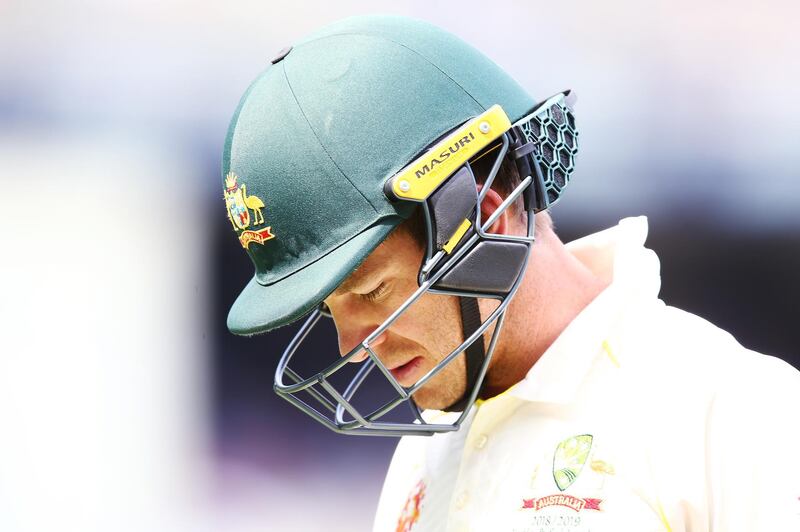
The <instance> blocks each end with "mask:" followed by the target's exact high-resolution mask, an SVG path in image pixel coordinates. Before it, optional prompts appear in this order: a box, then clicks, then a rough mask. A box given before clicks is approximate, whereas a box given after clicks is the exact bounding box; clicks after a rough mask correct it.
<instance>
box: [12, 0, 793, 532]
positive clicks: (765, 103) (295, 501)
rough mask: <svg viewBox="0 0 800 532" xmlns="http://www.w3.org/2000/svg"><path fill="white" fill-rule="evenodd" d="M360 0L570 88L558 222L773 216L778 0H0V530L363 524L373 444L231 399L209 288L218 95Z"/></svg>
mask: <svg viewBox="0 0 800 532" xmlns="http://www.w3.org/2000/svg"><path fill="white" fill-rule="evenodd" d="M363 13H395V14H403V15H409V16H414V17H417V18H423V19H426V20H429V21H431V22H433V23H435V24H438V25H440V26H442V27H444V28H445V29H447V30H450V31H452V32H453V33H455V34H457V35H459V36H461V37H462V38H464V39H465V40H467V41H468V42H470V43H471V44H473V45H474V46H476V47H477V48H479V49H480V50H482V51H483V52H485V53H486V54H487V55H488V56H489V57H491V58H492V59H494V60H495V61H496V62H497V63H499V64H500V65H501V66H502V67H504V68H505V69H507V70H508V71H509V72H510V73H511V74H512V75H513V76H514V77H516V78H517V79H518V80H519V81H520V82H521V83H522V84H523V86H525V87H526V88H527V89H528V90H530V91H531V93H532V94H533V95H534V96H536V97H537V98H544V97H547V96H549V95H551V94H553V93H555V92H557V91H559V90H563V89H566V88H572V89H574V90H575V91H576V93H577V94H578V106H577V117H578V121H579V127H580V129H581V140H582V145H581V149H582V152H581V155H580V160H579V168H578V171H577V172H576V175H575V180H574V183H573V184H572V185H571V188H570V192H569V193H568V194H567V197H565V199H564V201H562V203H561V204H560V205H559V206H558V210H557V211H556V220H557V222H558V225H559V226H561V227H564V228H565V229H566V230H567V232H570V231H572V232H579V231H581V230H594V229H599V228H602V227H606V226H608V225H611V224H613V223H616V221H617V220H618V219H619V218H621V217H624V216H628V215H638V214H647V215H648V216H650V219H651V226H653V227H654V228H656V229H654V230H655V231H659V230H661V231H662V232H663V234H664V235H668V234H672V233H670V231H673V232H675V233H680V232H684V234H685V233H686V232H687V230H688V232H691V231H693V230H694V229H695V228H696V227H703V228H704V231H707V232H709V234H710V235H711V237H710V238H713V239H715V240H717V239H720V238H734V237H738V236H739V235H750V236H751V237H752V238H753V239H754V240H753V241H754V242H760V241H763V239H765V238H768V237H772V236H774V235H784V236H787V235H788V236H787V238H794V236H796V235H797V234H798V229H800V208H798V207H800V202H799V201H798V199H800V184H798V183H799V181H798V177H800V175H798V170H797V169H798V165H800V149H798V146H799V145H800V142H799V141H800V103H798V99H797V96H796V95H797V84H798V83H799V82H800V61H798V59H797V58H798V56H800V43H799V39H798V37H797V30H796V28H795V26H796V22H797V20H798V18H799V17H798V15H800V8H798V7H797V4H796V3H795V2H791V1H788V0H784V1H779V2H777V1H772V2H753V1H750V2H744V1H740V0H736V1H726V2H723V1H697V0H694V1H688V0H671V1H658V2H638V1H635V0H610V1H606V2H569V3H558V4H555V3H552V2H533V1H527V2H522V1H519V2H512V1H508V0H495V1H493V2H473V1H468V2H467V1H463V2H458V3H454V2H442V1H423V0H415V1H400V2H380V1H376V2H353V1H339V2H322V1H317V2H293V3H287V2H256V1H231V2H204V3H201V2H190V1H159V2H152V1H138V2H122V1H108V0H103V1H101V0H94V1H83V2H79V1H73V2H69V1H55V0H51V1H42V2H28V1H22V0H0V243H2V261H0V530H2V531H10V532H41V531H51V530H53V531H55V530H58V531H72V530H75V531H78V530H80V531H82V532H94V531H97V532H100V531H104V532H105V531H118V530H119V531H128V530H130V531H141V530H147V531H170V532H175V531H184V530H187V531H188V530H192V531H194V530H225V531H226V532H239V531H242V532H244V531H248V532H249V531H255V530H298V531H300V530H303V531H305V530H334V531H335V530H341V531H351V530H364V529H367V528H368V527H369V524H370V523H371V519H372V515H373V511H374V505H375V503H376V502H377V496H378V491H379V489H380V485H381V479H382V476H383V472H384V470H385V467H386V465H387V464H388V462H387V461H388V457H389V456H390V454H391V448H392V445H393V442H381V443H363V442H361V443H354V442H353V440H352V439H348V438H343V437H337V436H331V435H328V434H322V432H321V431H322V429H319V431H315V430H316V429H311V428H309V427H307V425H308V424H310V423H311V422H310V421H307V420H306V419H305V418H304V417H302V416H301V414H299V413H297V414H295V413H294V412H292V413H291V414H289V413H288V410H287V411H286V412H284V410H276V411H275V412H277V413H275V414H273V413H271V411H268V410H265V409H264V408H262V407H263V406H264V405H263V404H261V403H257V402H254V401H255V400H253V399H251V397H252V395H248V394H250V393H251V392H250V391H249V390H251V388H249V387H252V389H255V388H258V389H259V390H263V393H264V394H271V391H270V389H271V385H272V381H271V376H270V374H269V371H268V370H267V369H268V368H267V369H265V371H264V374H263V375H260V376H259V380H258V381H255V380H250V381H247V380H241V379H240V380H236V379H237V378H238V377H235V376H236V375H238V374H247V373H250V372H249V370H247V369H244V370H242V369H240V370H237V369H236V368H231V367H229V366H226V365H225V364H226V363H225V362H224V361H226V360H228V361H230V360H234V361H236V362H235V363H240V362H241V360H243V359H237V358H236V357H235V356H233V358H231V357H228V358H225V353H224V350H225V349H232V348H235V349H244V348H242V347H241V346H243V345H245V344H242V343H235V344H233V343H232V342H234V340H233V339H230V338H228V337H227V336H226V335H227V333H226V332H225V330H224V314H225V312H227V308H228V306H229V305H230V303H231V301H232V298H233V297H235V293H233V292H232V290H234V289H233V288H232V289H230V290H229V289H227V288H226V289H225V290H223V291H221V290H220V288H219V286H218V285H219V282H220V281H219V280H220V279H230V281H231V282H230V284H231V286H235V287H236V288H238V287H241V286H243V284H244V282H245V281H246V279H247V277H249V275H250V272H249V263H248V261H247V259H246V258H245V256H244V255H243V254H241V253H240V252H237V251H236V250H235V248H236V246H235V245H234V244H235V242H234V239H233V237H232V236H231V235H229V234H227V233H226V232H225V230H227V221H226V220H225V214H224V212H225V211H224V207H223V205H222V201H221V194H220V186H221V185H220V181H219V180H220V176H219V173H220V156H221V150H222V143H223V140H224V136H225V132H226V128H227V124H228V120H229V118H230V116H231V114H232V112H233V110H234V108H235V107H236V104H237V102H238V99H239V97H240V96H241V94H242V93H243V91H244V90H245V88H246V87H247V85H248V84H249V83H250V81H251V80H252V79H254V78H255V77H256V76H257V74H258V73H259V72H260V71H261V70H263V69H264V68H266V66H267V65H268V63H269V59H270V58H272V57H273V56H274V55H275V53H276V52H277V51H278V50H280V49H281V48H283V47H285V46H287V45H289V44H291V43H292V42H293V41H295V40H298V39H299V38H300V37H302V36H303V35H305V34H306V33H308V32H310V31H312V30H313V29H315V28H317V27H319V26H321V25H324V24H326V23H329V22H332V21H334V20H337V19H339V18H343V17H345V16H349V15H354V14H363ZM658 228H661V229H658ZM217 235H224V238H226V239H227V240H225V241H224V242H226V243H225V244H221V243H220V242H221V240H220V239H218V238H217ZM726 235H727V236H726ZM220 238H223V237H220ZM790 241H791V242H797V240H790ZM228 242H230V245H228V244H227V243H228ZM665 242H666V240H665ZM665 245H666V244H665ZM226 246H227V247H226ZM784 247H785V246H784ZM676 249H679V246H677V247H676ZM751 258H752V259H753V260H758V259H756V258H753V257H751ZM777 267H780V265H778V266H777ZM791 271H792V272H796V270H794V269H792V270H791ZM783 272H784V273H783V274H782V275H783V276H784V277H781V278H782V279H783V278H785V279H786V283H785V286H789V288H791V290H792V291H793V292H792V293H796V292H797V287H798V283H797V281H796V280H795V279H794V274H793V273H792V274H790V273H788V272H789V270H788V269H785V270H783ZM762 292H763V291H762ZM785 293H786V292H784V294H785ZM761 295H762V296H763V294H761ZM698 297H701V298H702V297H703V294H702V293H699V294H698ZM764 297H766V298H767V299H769V298H770V297H774V298H775V299H776V300H777V299H778V298H779V293H778V292H777V291H776V292H767V295H766V296H764ZM780 297H784V296H780ZM737 308H738V307H737ZM770 327H774V324H772V325H770ZM769 332H770V334H771V335H773V336H775V337H781V335H783V337H784V338H789V336H788V334H789V331H788V327H787V328H783V329H781V328H779V327H776V328H773V329H770V331H769ZM247 345H250V344H247ZM231 346H233V347H231ZM776 354H777V353H776ZM795 354H796V353H795ZM788 355H792V354H791V353H788ZM253 356H256V355H253ZM251 358H252V357H251ZM242 363H244V362H242ZM270 363H273V362H270ZM267 365H268V364H267ZM265 368H266V366H265ZM237 372H238V373H237ZM232 375H233V376H232ZM220 383H222V384H220ZM252 393H253V394H254V393H256V392H252ZM259 393H261V392H259ZM259 400H260V399H259ZM264 400H265V401H266V399H264ZM270 408H272V406H270ZM276 408H277V407H276ZM284 414H285V415H284ZM284 419H285V421H284ZM295 427H296V429H295ZM295 430H296V432H293V431H295ZM328 438H331V439H328Z"/></svg>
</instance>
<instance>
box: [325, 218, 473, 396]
mask: <svg viewBox="0 0 800 532" xmlns="http://www.w3.org/2000/svg"><path fill="white" fill-rule="evenodd" d="M422 255H423V250H422V248H421V247H420V246H419V244H418V243H417V241H416V240H415V239H414V238H413V237H412V236H411V234H409V233H408V231H406V230H405V229H404V228H402V227H401V228H399V229H398V230H396V231H395V232H394V233H393V234H392V235H391V236H390V237H389V238H387V239H386V240H385V241H384V242H383V243H382V244H381V245H380V246H378V247H377V248H376V249H375V250H374V251H373V252H372V253H371V254H370V255H369V257H367V259H366V260H365V261H364V262H363V264H362V265H361V266H360V267H359V268H358V269H357V270H356V271H355V272H353V274H351V275H350V277H348V278H347V279H346V280H345V281H344V282H343V283H342V284H341V285H340V286H339V288H338V289H337V290H336V291H335V292H334V293H333V294H331V295H330V296H328V298H327V299H325V304H326V305H327V306H328V308H329V309H330V311H331V314H332V315H333V319H334V322H335V323H336V331H337V333H338V335H339V352H340V353H341V354H342V355H345V354H347V353H348V352H350V351H351V350H352V349H353V348H354V347H356V346H357V345H359V344H360V343H361V342H362V341H363V340H364V339H365V338H366V337H367V336H368V335H369V334H370V333H371V332H372V331H374V330H375V329H376V328H377V327H378V326H379V325H380V324H381V323H383V321H384V320H386V318H388V317H389V315H391V314H392V312H394V311H395V310H397V308H398V307H400V305H402V304H403V302H405V301H406V300H407V299H408V297H409V296H411V294H413V293H414V291H415V290H416V289H417V288H418V285H417V273H418V271H419V267H420V264H421V262H422ZM461 342H462V334H461V318H460V311H459V306H458V299H457V298H456V297H453V296H444V295H435V294H425V295H423V296H422V297H420V298H419V299H418V300H417V301H416V302H415V303H414V304H412V305H411V306H410V307H409V308H408V309H407V310H406V311H405V312H404V313H403V314H402V315H401V316H400V317H399V318H398V319H397V320H395V321H394V323H393V324H392V325H391V326H390V327H389V328H388V329H387V330H386V331H385V332H384V333H383V334H381V335H380V336H379V337H378V338H376V339H375V340H374V341H373V342H372V343H371V344H370V347H372V349H373V350H374V351H375V353H376V355H377V356H378V358H380V360H381V362H382V363H383V364H384V365H385V366H386V367H387V369H389V370H390V371H391V372H392V375H394V377H395V379H397V381H398V382H399V383H400V385H402V386H404V387H408V386H411V385H413V384H414V383H416V382H417V381H418V380H419V379H420V378H421V377H422V376H424V375H425V374H426V373H427V372H428V371H430V370H431V369H433V367H434V366H436V364H437V363H439V362H440V361H441V360H442V359H443V358H444V357H445V356H446V355H447V354H449V353H450V352H451V351H452V350H453V349H454V348H456V347H457V346H458V345H459V344H460V343H461ZM366 356H367V355H366V354H364V356H362V357H361V358H358V357H357V358H354V359H353V361H354V362H360V361H363V360H364V359H365V358H366ZM465 388H466V376H465V362H464V355H463V354H461V355H459V356H458V357H456V359H455V360H454V361H452V362H451V363H450V364H448V365H447V366H445V368H444V369H443V370H442V371H441V372H439V373H438V374H437V375H436V376H434V377H433V378H431V380H429V381H428V382H427V383H426V384H425V385H423V386H422V387H421V388H420V389H419V390H418V391H417V392H416V393H415V394H414V401H415V402H416V403H417V405H418V406H419V407H420V408H434V409H442V408H445V407H448V406H450V405H451V404H453V403H454V402H455V401H457V400H458V399H459V398H461V396H462V395H463V394H464V390H465Z"/></svg>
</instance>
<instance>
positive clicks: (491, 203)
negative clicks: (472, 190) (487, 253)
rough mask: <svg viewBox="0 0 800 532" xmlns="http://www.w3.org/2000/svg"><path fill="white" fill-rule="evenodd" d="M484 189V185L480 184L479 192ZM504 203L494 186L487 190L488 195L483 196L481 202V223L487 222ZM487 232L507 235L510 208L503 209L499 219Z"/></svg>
mask: <svg viewBox="0 0 800 532" xmlns="http://www.w3.org/2000/svg"><path fill="white" fill-rule="evenodd" d="M482 190H483V185H481V184H478V193H479V194H480V193H481V191H482ZM501 203H503V198H502V197H501V196H500V194H498V193H497V192H495V190H494V189H493V188H491V187H490V188H489V190H488V191H487V192H486V196H485V197H484V198H483V201H482V202H481V223H486V220H488V219H489V217H490V216H492V214H494V212H495V211H496V210H497V208H498V207H499V206H500V204H501ZM486 232H487V233H495V234H498V235H507V234H508V209H506V210H505V211H503V213H502V214H501V215H500V216H498V217H497V220H495V221H494V223H493V224H492V225H491V227H489V229H488V231H486Z"/></svg>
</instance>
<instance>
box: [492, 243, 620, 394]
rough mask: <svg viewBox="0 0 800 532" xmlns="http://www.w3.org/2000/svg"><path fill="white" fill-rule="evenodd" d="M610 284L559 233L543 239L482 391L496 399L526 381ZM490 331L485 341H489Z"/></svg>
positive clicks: (508, 313) (511, 309)
mask: <svg viewBox="0 0 800 532" xmlns="http://www.w3.org/2000/svg"><path fill="white" fill-rule="evenodd" d="M608 284H609V282H608V281H606V280H603V279H600V278H599V277H597V276H595V275H594V274H593V273H592V272H591V271H590V270H589V269H588V268H587V267H586V266H585V265H584V264H583V263H581V262H580V261H579V260H578V259H577V258H575V257H574V256H573V255H572V254H571V253H570V252H569V251H567V249H566V248H565V247H564V244H562V243H561V241H560V240H559V239H558V237H557V236H556V235H555V233H552V232H548V233H547V234H546V235H542V238H540V239H538V240H537V242H536V244H535V245H534V246H533V248H532V250H531V258H530V261H529V266H528V270H527V271H526V272H525V279H524V280H523V281H522V284H521V285H520V287H519V290H518V291H517V294H516V296H515V297H514V300H513V301H512V302H511V303H510V304H509V306H508V309H507V311H506V320H505V324H504V325H503V330H502V331H501V332H500V338H499V339H498V343H497V347H496V349H495V352H494V355H493V356H492V361H491V362H490V364H489V370H488V373H487V376H486V381H485V384H484V387H483V393H482V394H481V395H482V397H484V398H489V397H494V396H495V395H497V394H500V393H502V392H504V391H505V390H507V389H508V388H510V387H511V386H513V385H514V384H516V383H517V382H519V381H520V380H522V379H523V378H524V377H525V375H526V374H527V373H528V371H529V370H530V368H531V367H532V366H533V365H534V364H535V363H536V361H537V360H539V358H540V357H541V356H542V355H543V354H544V352H545V351H547V349H548V348H549V347H550V345H551V344H552V343H553V342H554V341H555V340H556V338H558V336H559V335H560V334H561V333H562V332H563V331H564V329H565V328H566V327H567V325H569V323H570V322H571V321H572V320H573V319H574V318H575V317H576V316H577V315H578V314H579V313H580V312H581V311H582V310H583V309H584V308H586V306H587V305H588V304H589V303H591V302H592V300H594V299H595V298H596V297H597V296H598V294H600V292H602V291H603V290H604V289H605V288H606V287H607V286H608ZM493 330H494V328H493V327H491V328H490V329H489V331H488V332H487V334H486V335H485V338H487V339H488V338H490V333H491V331H493Z"/></svg>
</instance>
